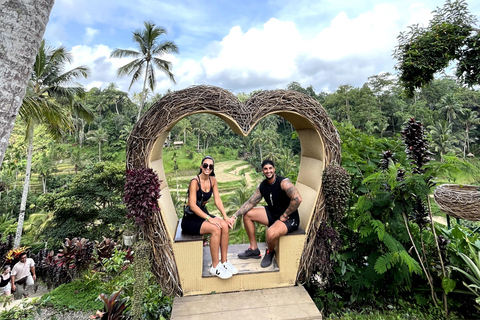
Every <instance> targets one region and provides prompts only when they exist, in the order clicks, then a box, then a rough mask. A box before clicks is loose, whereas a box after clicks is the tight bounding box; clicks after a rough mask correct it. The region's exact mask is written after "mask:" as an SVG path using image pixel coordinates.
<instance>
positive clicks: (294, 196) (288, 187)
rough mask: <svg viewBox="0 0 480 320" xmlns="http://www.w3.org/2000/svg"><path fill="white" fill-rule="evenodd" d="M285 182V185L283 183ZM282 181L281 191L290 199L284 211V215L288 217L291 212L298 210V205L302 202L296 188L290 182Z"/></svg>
mask: <svg viewBox="0 0 480 320" xmlns="http://www.w3.org/2000/svg"><path fill="white" fill-rule="evenodd" d="M283 181H285V183H284V182H283ZM283 181H282V189H283V190H285V193H286V194H287V196H288V197H289V198H290V204H289V206H288V207H287V209H286V210H285V212H284V214H286V215H287V216H289V215H290V214H291V213H292V212H294V211H295V210H297V209H298V207H299V206H300V203H301V202H302V197H301V196H300V194H299V193H298V190H297V188H295V186H294V185H293V184H292V183H291V182H290V180H287V179H285V180H283Z"/></svg>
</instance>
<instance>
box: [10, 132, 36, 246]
mask: <svg viewBox="0 0 480 320" xmlns="http://www.w3.org/2000/svg"><path fill="white" fill-rule="evenodd" d="M33 127H34V126H33V125H30V126H29V129H28V133H27V137H28V150H27V168H26V169H25V181H24V183H23V192H22V201H21V202H20V213H19V214H18V224H17V233H16V234H15V242H14V243H13V247H14V248H18V247H20V240H21V239H22V230H23V221H24V220H25V209H26V208H27V196H28V187H29V185H30V174H31V173H32V157H33Z"/></svg>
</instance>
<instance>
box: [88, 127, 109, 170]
mask: <svg viewBox="0 0 480 320" xmlns="http://www.w3.org/2000/svg"><path fill="white" fill-rule="evenodd" d="M87 135H88V138H87V140H92V141H94V142H95V143H98V162H102V142H107V141H108V133H107V131H105V129H103V128H102V127H100V128H98V130H93V131H90V132H88V133H87Z"/></svg>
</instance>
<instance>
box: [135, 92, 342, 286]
mask: <svg viewBox="0 0 480 320" xmlns="http://www.w3.org/2000/svg"><path fill="white" fill-rule="evenodd" d="M195 113H210V114H214V115H216V116H218V117H220V118H221V119H223V120H224V121H225V122H226V123H227V124H228V125H229V126H230V128H231V129H232V130H233V131H234V132H236V133H237V134H240V135H243V136H246V135H248V134H249V133H250V131H251V130H252V128H253V127H254V126H255V125H256V124H257V123H258V121H260V120H261V119H262V118H264V117H266V116H268V115H271V114H278V115H280V116H282V117H284V118H285V119H286V120H288V121H289V122H290V123H291V124H292V125H293V126H294V127H295V129H296V131H297V132H298V134H299V139H300V143H301V149H302V151H301V158H300V169H299V174H298V179H297V182H296V186H297V189H299V191H300V193H301V194H302V198H303V199H304V201H303V202H302V205H301V208H302V206H303V207H304V208H303V209H302V212H306V213H305V215H307V216H306V217H301V222H302V223H301V226H302V228H303V229H304V230H305V231H306V240H305V245H304V247H303V248H299V250H302V252H301V255H300V254H299V257H300V263H299V266H298V270H297V280H305V279H307V278H308V276H309V275H310V274H309V273H310V271H311V262H312V261H313V259H311V257H312V256H313V255H314V254H315V251H314V248H313V243H314V240H315V237H316V231H317V229H318V226H319V225H320V223H321V222H322V220H323V219H325V218H326V217H325V210H324V198H323V194H322V191H321V180H322V177H321V176H322V172H323V170H324V169H325V168H326V166H328V165H329V164H333V163H336V164H340V160H341V154H340V152H341V150H340V137H339V134H338V131H337V129H336V128H335V126H334V125H333V123H332V121H331V119H330V118H329V117H328V115H327V113H326V112H325V110H324V109H323V107H322V106H321V105H320V104H319V103H318V102H317V101H316V100H314V99H313V98H311V97H309V96H307V95H304V94H301V93H298V92H295V91H289V90H270V91H261V92H259V93H256V94H254V95H253V96H252V97H250V98H249V99H248V100H247V101H245V102H244V103H242V102H240V101H239V100H238V99H237V97H236V96H234V95H233V94H232V93H231V92H229V91H227V90H225V89H222V88H218V87H213V86H204V85H201V86H193V87H190V88H187V89H184V90H179V91H176V92H173V93H169V94H167V95H165V96H164V97H163V98H162V99H160V100H159V101H157V102H156V103H155V104H154V105H153V106H152V107H151V108H150V109H149V110H148V111H147V112H146V113H145V115H144V116H143V117H142V118H141V119H140V121H138V122H137V124H136V125H135V127H134V128H133V130H132V133H131V134H130V137H129V139H128V144H127V169H132V168H141V167H144V168H145V167H151V168H152V169H154V170H155V171H156V172H157V173H158V174H159V178H160V179H161V180H163V182H162V186H161V191H162V193H161V194H162V195H161V198H160V200H159V202H160V208H161V213H160V216H156V217H153V222H152V223H151V224H148V225H147V226H146V228H145V233H146V236H147V237H148V238H149V240H150V242H151V243H152V247H153V250H152V252H153V260H154V261H153V262H152V270H153V272H154V274H155V276H156V278H157V281H158V282H159V283H160V285H161V286H162V290H163V291H164V293H165V294H170V295H173V294H175V295H181V294H182V285H181V281H180V277H179V274H178V268H177V265H176V262H175V261H176V260H175V256H174V250H173V247H172V243H173V239H174V235H175V228H176V224H177V221H178V219H177V217H176V213H175V210H174V209H173V202H172V199H171V196H170V192H169V189H168V186H167V184H166V179H165V173H164V170H163V160H162V151H163V144H164V142H165V139H166V137H167V136H168V133H169V132H170V130H171V129H172V127H173V126H174V125H175V124H176V123H177V122H178V121H180V120H181V119H182V118H184V117H186V116H189V115H192V114H195ZM172 210H173V213H172Z"/></svg>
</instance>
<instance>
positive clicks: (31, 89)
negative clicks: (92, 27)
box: [14, 40, 93, 248]
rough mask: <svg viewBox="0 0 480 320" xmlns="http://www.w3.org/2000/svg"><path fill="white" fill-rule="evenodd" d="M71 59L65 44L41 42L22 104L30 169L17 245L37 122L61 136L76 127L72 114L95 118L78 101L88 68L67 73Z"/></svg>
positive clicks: (17, 242) (19, 233)
mask: <svg viewBox="0 0 480 320" xmlns="http://www.w3.org/2000/svg"><path fill="white" fill-rule="evenodd" d="M67 62H71V54H70V52H69V51H68V50H67V49H66V48H65V47H63V46H62V47H59V48H50V47H48V46H46V44H45V40H43V41H42V42H41V44H40V48H39V51H38V53H37V56H36V59H35V63H34V66H33V73H32V76H31V78H30V81H29V83H28V87H27V92H26V94H25V98H24V99H23V102H22V106H21V107H20V112H19V115H20V117H21V118H22V119H23V120H24V121H25V122H26V124H27V134H26V139H27V140H28V149H27V168H26V172H25V181H24V185H23V193H22V201H21V203H20V214H19V216H18V225H17V233H16V235H15V242H14V247H15V248H17V247H19V246H20V240H21V237H22V228H23V221H24V219H25V208H26V204H27V195H28V186H29V184H30V174H31V169H32V152H33V132H34V128H35V125H36V124H38V123H42V124H44V125H46V128H47V132H48V133H49V134H50V135H51V136H52V137H54V138H58V137H60V136H61V135H62V133H63V132H64V131H65V130H70V129H71V128H72V126H73V124H72V120H71V115H72V114H76V115H77V116H80V117H83V118H85V119H87V120H89V121H90V120H92V119H93V116H92V114H91V113H90V112H89V110H87V109H85V108H84V107H83V106H82V105H81V104H79V103H77V102H76V101H75V97H76V96H82V95H83V94H84V90H83V87H81V86H80V85H79V84H76V83H74V80H75V79H76V78H78V77H87V76H88V69H87V68H86V67H83V66H81V67H77V68H74V69H72V70H69V71H66V72H63V69H64V67H65V64H66V63H67Z"/></svg>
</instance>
